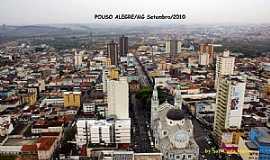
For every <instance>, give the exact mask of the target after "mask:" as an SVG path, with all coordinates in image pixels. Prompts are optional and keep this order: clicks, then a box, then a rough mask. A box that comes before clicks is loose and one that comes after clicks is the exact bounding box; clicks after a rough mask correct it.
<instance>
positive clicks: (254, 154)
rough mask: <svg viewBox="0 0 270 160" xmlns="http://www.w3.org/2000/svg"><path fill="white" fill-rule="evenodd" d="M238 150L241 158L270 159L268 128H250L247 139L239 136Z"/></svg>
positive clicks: (269, 134) (269, 133)
mask: <svg viewBox="0 0 270 160" xmlns="http://www.w3.org/2000/svg"><path fill="white" fill-rule="evenodd" d="M238 151H239V154H240V156H241V158H242V159H243V160H268V159H270V129H269V128H266V127H255V128H252V129H251V131H250V132H249V135H248V138H247V139H245V138H244V137H241V138H240V141H239V149H238Z"/></svg>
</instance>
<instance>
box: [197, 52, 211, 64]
mask: <svg viewBox="0 0 270 160" xmlns="http://www.w3.org/2000/svg"><path fill="white" fill-rule="evenodd" d="M199 65H201V66H207V65H209V54H208V53H206V52H204V53H199Z"/></svg>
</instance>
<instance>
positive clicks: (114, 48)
mask: <svg viewBox="0 0 270 160" xmlns="http://www.w3.org/2000/svg"><path fill="white" fill-rule="evenodd" d="M107 53H108V55H109V58H110V59H111V64H112V65H115V66H117V65H118V63H119V56H118V44H117V43H115V42H114V41H111V42H110V43H108V44H107Z"/></svg>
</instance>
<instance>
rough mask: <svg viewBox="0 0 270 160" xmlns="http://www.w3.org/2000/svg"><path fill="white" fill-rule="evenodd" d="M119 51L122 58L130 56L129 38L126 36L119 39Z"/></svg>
mask: <svg viewBox="0 0 270 160" xmlns="http://www.w3.org/2000/svg"><path fill="white" fill-rule="evenodd" d="M119 51H120V56H123V57H126V56H127V54H128V37H125V36H124V35H122V36H121V37H120V38H119Z"/></svg>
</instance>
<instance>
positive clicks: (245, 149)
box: [238, 137, 259, 160]
mask: <svg viewBox="0 0 270 160" xmlns="http://www.w3.org/2000/svg"><path fill="white" fill-rule="evenodd" d="M238 153H239V154H240V156H241V158H242V159H243V160H258V159H259V151H258V149H257V147H256V146H254V144H252V143H250V142H249V141H247V140H245V139H244V138H242V137H240V138H239V144H238Z"/></svg>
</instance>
